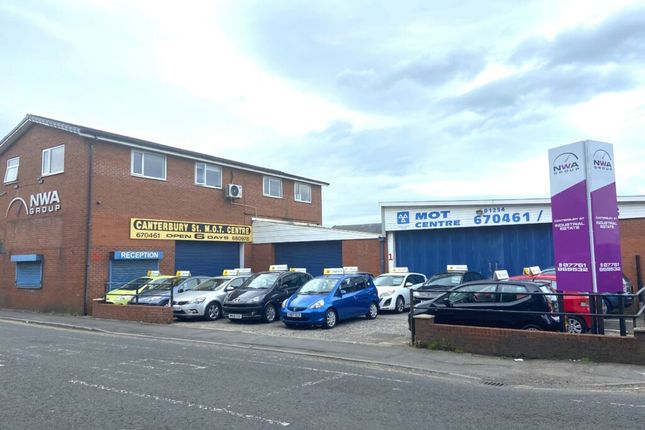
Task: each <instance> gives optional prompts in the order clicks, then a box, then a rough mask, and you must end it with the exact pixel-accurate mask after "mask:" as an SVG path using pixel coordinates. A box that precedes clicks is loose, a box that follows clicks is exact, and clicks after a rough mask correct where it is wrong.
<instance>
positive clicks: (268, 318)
mask: <svg viewBox="0 0 645 430" xmlns="http://www.w3.org/2000/svg"><path fill="white" fill-rule="evenodd" d="M276 315H277V313H276V310H275V306H273V305H272V304H271V303H269V304H268V305H266V306H265V307H264V313H263V314H262V320H263V321H264V322H266V323H271V322H273V321H275V318H276Z"/></svg>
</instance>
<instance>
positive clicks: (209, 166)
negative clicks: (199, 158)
mask: <svg viewBox="0 0 645 430" xmlns="http://www.w3.org/2000/svg"><path fill="white" fill-rule="evenodd" d="M199 165H202V166H204V181H203V182H199V179H198V178H197V166H199ZM209 169H211V170H216V171H217V172H218V176H219V185H208V184H207V183H206V171H207V170H209ZM195 185H199V186H200V187H207V188H217V189H222V168H221V167H220V166H217V165H215V164H209V163H202V162H197V163H195Z"/></svg>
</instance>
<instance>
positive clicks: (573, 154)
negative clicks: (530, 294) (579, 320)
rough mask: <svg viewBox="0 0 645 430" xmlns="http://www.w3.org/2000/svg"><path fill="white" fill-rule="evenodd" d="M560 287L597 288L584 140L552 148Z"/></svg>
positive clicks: (551, 159)
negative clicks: (593, 272) (593, 263)
mask: <svg viewBox="0 0 645 430" xmlns="http://www.w3.org/2000/svg"><path fill="white" fill-rule="evenodd" d="M549 166H550V170H551V172H550V177H551V181H550V182H551V213H552V218H553V221H552V222H553V246H554V255H555V270H556V274H557V280H558V290H560V291H567V292H590V291H593V274H592V270H593V268H592V263H591V262H592V257H591V252H592V250H591V235H590V231H589V210H588V205H587V177H586V169H585V145H584V142H577V143H572V144H569V145H565V146H561V147H558V148H553V149H550V150H549Z"/></svg>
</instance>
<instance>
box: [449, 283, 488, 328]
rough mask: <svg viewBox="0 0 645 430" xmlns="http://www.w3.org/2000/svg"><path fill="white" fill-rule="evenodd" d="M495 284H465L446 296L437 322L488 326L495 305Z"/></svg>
mask: <svg viewBox="0 0 645 430" xmlns="http://www.w3.org/2000/svg"><path fill="white" fill-rule="evenodd" d="M496 290H497V285H496V284H494V283H490V284H488V283H485V284H475V285H465V286H463V287H461V288H458V289H457V290H455V291H453V292H451V293H450V294H448V296H447V302H446V303H445V307H443V308H442V309H441V313H442V314H443V315H441V317H440V318H437V322H443V323H447V324H459V325H476V326H490V324H491V320H492V314H493V312H490V311H491V310H493V309H494V307H495V302H496V300H497V298H496V296H497V295H496V294H495V292H496Z"/></svg>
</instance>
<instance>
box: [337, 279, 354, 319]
mask: <svg viewBox="0 0 645 430" xmlns="http://www.w3.org/2000/svg"><path fill="white" fill-rule="evenodd" d="M353 288H354V286H353V285H352V284H351V283H350V278H345V279H343V280H342V281H340V284H339V285H338V288H337V289H336V293H335V294H334V307H335V308H336V312H337V313H338V317H339V318H340V319H347V318H351V317H352V316H353V315H354V312H355V307H356V305H355V303H354V301H355V300H356V299H355V297H354V292H353V291H352V289H353Z"/></svg>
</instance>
